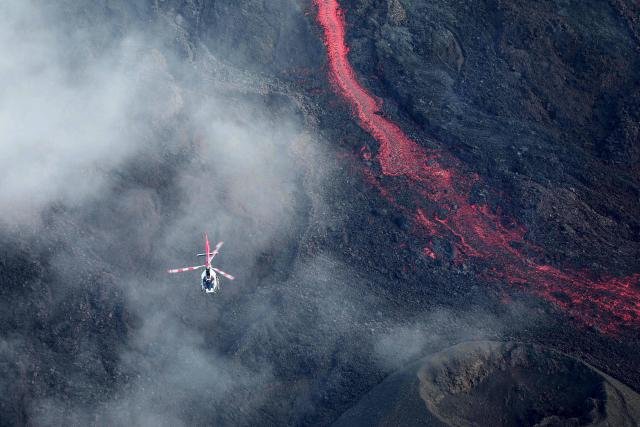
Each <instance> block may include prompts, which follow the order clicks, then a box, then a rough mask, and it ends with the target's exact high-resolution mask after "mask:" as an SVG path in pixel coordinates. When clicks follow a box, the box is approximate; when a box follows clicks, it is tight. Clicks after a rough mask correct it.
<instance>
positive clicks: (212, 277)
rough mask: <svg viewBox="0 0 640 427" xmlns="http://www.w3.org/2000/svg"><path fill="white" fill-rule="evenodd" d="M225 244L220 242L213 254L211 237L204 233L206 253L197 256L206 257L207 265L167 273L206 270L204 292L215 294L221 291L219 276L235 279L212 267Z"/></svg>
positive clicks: (203, 283) (202, 284)
mask: <svg viewBox="0 0 640 427" xmlns="http://www.w3.org/2000/svg"><path fill="white" fill-rule="evenodd" d="M223 243H224V242H219V243H218V244H217V245H216V247H215V248H213V252H212V251H211V247H210V246H209V237H208V236H207V233H204V253H203V254H198V255H197V256H203V257H206V260H207V263H206V264H204V265H197V266H195V267H184V268H175V269H172V270H167V272H168V273H183V272H185V271H193V270H199V269H201V268H204V271H203V272H202V276H201V278H202V282H201V286H202V292H205V293H207V294H214V293H216V292H218V290H220V279H219V278H218V274H219V275H221V276H223V277H226V278H227V279H229V280H233V279H234V277H233V276H232V275H230V274H229V273H225V272H224V271H222V270H219V269H217V268H215V267H212V266H211V260H212V259H213V257H215V256H216V255H218V252H220V248H221V247H222V244H223ZM216 273H218V274H216Z"/></svg>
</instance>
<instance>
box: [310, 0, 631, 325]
mask: <svg viewBox="0 0 640 427" xmlns="http://www.w3.org/2000/svg"><path fill="white" fill-rule="evenodd" d="M317 5H318V9H319V10H318V20H319V22H320V24H321V25H322V27H323V29H324V33H325V44H326V46H327V50H328V54H329V62H330V67H331V76H332V79H333V82H334V83H335V85H336V86H337V88H338V90H339V91H340V93H341V95H342V96H344V97H345V99H346V100H347V101H348V102H349V103H350V105H351V107H352V109H353V111H354V114H355V115H356V116H357V118H358V120H359V121H360V123H361V124H362V126H363V128H364V129H365V130H367V132H369V133H370V134H371V135H372V136H373V137H374V138H375V139H376V140H377V142H378V143H379V144H380V146H379V148H378V156H377V158H378V161H379V163H380V168H381V171H382V173H383V174H384V175H385V176H389V177H398V176H399V177H404V178H406V180H408V181H409V187H407V186H405V185H404V183H403V186H402V187H400V188H398V189H397V190H396V189H395V188H393V185H394V184H396V183H397V180H395V179H394V180H374V179H373V178H372V180H373V183H374V185H378V186H380V187H381V188H380V191H381V192H382V194H384V195H385V197H387V198H388V199H389V201H390V202H391V203H394V204H398V202H397V201H396V199H397V196H396V193H402V196H403V197H406V195H407V193H408V192H409V191H412V192H413V193H414V195H413V197H412V198H413V200H412V201H411V202H412V203H411V205H410V206H402V205H403V204H402V202H400V204H399V205H400V206H398V207H399V208H400V209H403V210H405V214H407V215H410V216H412V217H413V218H414V220H415V221H416V222H417V223H418V225H419V227H421V228H422V230H423V232H424V233H425V235H426V236H427V238H429V239H431V242H430V243H429V244H428V245H427V247H425V249H424V251H425V254H426V255H427V256H430V257H431V258H434V259H437V258H438V257H442V256H443V255H444V256H448V254H446V253H445V254H443V253H441V252H442V249H441V248H440V246H441V244H440V241H441V240H443V239H446V240H448V241H453V242H454V243H453V244H454V247H455V252H454V254H453V259H454V262H463V260H466V259H468V258H471V259H473V260H475V261H476V262H481V263H482V264H483V268H484V269H485V271H484V272H483V274H485V275H487V276H490V277H491V276H494V277H495V278H497V279H498V280H500V281H503V282H506V283H509V284H510V285H514V286H524V287H526V288H527V289H529V291H530V292H533V293H535V294H536V295H539V296H541V297H542V298H545V299H547V300H549V301H552V302H553V303H555V304H556V305H558V306H559V307H561V308H563V309H565V310H567V311H568V312H569V313H571V315H572V316H574V317H576V318H578V319H580V320H581V321H583V322H584V323H586V324H587V325H589V326H596V327H598V328H599V329H601V330H616V329H617V328H618V327H619V326H620V325H630V326H632V327H637V326H640V308H639V307H640V289H639V288H638V282H639V281H640V275H638V274H633V275H631V276H628V277H622V278H606V277H605V278H602V279H597V278H596V279H594V278H593V276H592V274H593V273H592V272H589V271H585V270H575V269H572V268H571V267H569V268H567V267H565V268H558V267H557V266H555V265H552V264H549V263H547V262H545V259H544V258H545V257H544V254H543V253H544V248H542V247H540V246H537V245H535V244H532V242H530V241H529V239H528V238H527V237H528V236H527V234H528V229H527V228H526V227H523V226H522V225H521V224H518V223H515V222H514V220H513V219H512V218H509V217H508V215H507V212H508V210H510V209H509V208H508V207H504V206H505V205H507V204H506V203H502V204H501V205H499V206H498V207H497V208H496V207H495V206H494V207H492V206H490V205H489V204H488V203H487V202H486V201H483V200H481V199H478V198H477V197H476V196H475V194H474V192H476V191H478V189H479V188H480V187H482V186H483V185H482V183H481V182H480V178H479V177H478V176H477V175H476V174H473V173H471V172H470V171H467V170H465V168H464V167H463V166H462V165H460V164H458V163H457V162H456V161H455V160H454V159H452V158H450V156H448V154H447V153H443V152H442V151H441V150H439V149H434V148H424V147H421V146H420V145H418V144H417V143H416V142H415V141H413V140H412V139H410V138H409V137H408V136H407V135H406V134H405V133H404V132H403V131H402V130H401V129H400V128H399V127H398V126H397V125H396V124H394V123H393V122H391V121H390V120H388V119H387V118H385V117H383V114H384V113H382V112H381V108H380V102H379V101H378V100H376V99H375V98H374V97H373V96H372V95H371V94H370V93H368V92H367V91H366V89H364V88H363V87H362V86H361V85H360V84H359V82H358V80H357V77H356V76H355V71H354V70H353V69H352V68H351V65H350V63H349V60H348V58H347V52H348V48H347V45H346V40H345V37H346V36H345V29H344V26H345V23H344V19H343V17H342V11H341V9H340V5H339V3H338V2H337V1H334V0H325V1H318V2H317ZM398 7H401V6H398ZM405 19H407V18H406V17H405ZM507 39H508V37H507ZM452 40H453V42H454V43H457V42H456V41H455V39H452ZM407 43H408V44H407V46H406V48H407V49H411V45H412V43H410V42H407ZM629 48H630V49H633V45H630V47H629ZM451 49H452V50H453V51H454V52H457V53H458V54H459V55H462V52H461V48H460V47H459V46H458V45H457V44H456V45H455V46H453V47H452V48H451ZM405 54H406V55H409V54H410V52H405ZM463 60H464V58H462V57H460V58H459V61H460V64H459V66H460V67H461V66H462V64H463ZM634 65H636V64H635V63H633V62H632V63H631V64H627V65H626V68H630V67H633V66H634ZM425 68H426V67H425ZM420 69H423V68H422V67H420ZM548 72H550V73H552V74H553V73H555V70H548ZM554 75H555V74H554ZM397 78H398V79H400V80H404V79H403V76H397ZM532 80H533V84H534V85H535V84H536V83H537V82H536V81H535V78H533V79H532ZM413 83H416V84H417V82H413ZM412 86H413V85H412ZM567 90H568V89H567ZM612 95H613V94H609V96H612ZM403 104H404V103H403ZM513 109H515V110H516V111H519V110H520V109H521V106H514V107H513ZM494 113H495V115H496V116H505V115H504V114H498V112H494ZM594 114H595V113H594ZM510 119H511V120H512V121H513V120H515V117H510ZM529 119H532V118H531V117H529ZM567 125H568V126H569V125H572V127H571V128H573V127H577V126H580V125H579V124H578V123H573V124H567ZM563 136H565V138H566V137H567V135H563ZM526 150H528V149H527V148H525V151H526ZM487 151H489V150H488V147H487ZM536 169H539V168H536ZM514 172H515V173H516V174H518V171H514ZM626 179H627V180H630V179H631V177H626ZM567 184H568V183H567V182H566V181H565V182H562V183H557V184H556V185H559V186H560V185H562V186H566V185H567ZM636 189H637V188H636ZM556 191H557V190H556ZM627 198H628V196H627V197H623V200H626V199H627ZM560 202H561V203H562V201H560ZM416 206H418V207H417V208H416ZM632 206H633V205H632ZM624 225H627V224H624ZM617 234H618V235H619V233H617ZM601 243H602V242H601ZM610 245H611V244H610ZM633 246H636V249H637V245H633V244H632V242H625V244H624V247H625V249H627V248H629V249H631V248H632V247H633ZM594 249H595V248H594ZM439 252H440V253H439ZM632 254H633V255H636V254H637V250H636V251H632ZM487 264H488V265H487Z"/></svg>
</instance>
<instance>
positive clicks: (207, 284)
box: [200, 267, 220, 294]
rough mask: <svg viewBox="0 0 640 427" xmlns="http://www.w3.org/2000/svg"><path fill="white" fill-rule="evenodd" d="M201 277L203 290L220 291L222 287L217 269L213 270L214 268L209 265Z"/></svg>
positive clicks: (207, 291) (208, 291)
mask: <svg viewBox="0 0 640 427" xmlns="http://www.w3.org/2000/svg"><path fill="white" fill-rule="evenodd" d="M200 278H201V279H202V281H201V286H202V292H205V293H207V294H212V293H216V292H218V290H219V289H220V280H219V279H218V275H217V274H216V272H215V271H213V269H211V268H209V267H207V268H205V269H204V271H203V272H202V275H201V276H200Z"/></svg>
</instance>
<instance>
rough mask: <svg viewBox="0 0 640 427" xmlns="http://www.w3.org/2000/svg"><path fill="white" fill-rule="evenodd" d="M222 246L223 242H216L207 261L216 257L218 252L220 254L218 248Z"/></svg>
mask: <svg viewBox="0 0 640 427" xmlns="http://www.w3.org/2000/svg"><path fill="white" fill-rule="evenodd" d="M222 245H224V242H218V244H217V245H216V247H215V248H213V252H211V258H209V260H212V259H213V257H214V256H216V255H218V252H220V248H221V247H222Z"/></svg>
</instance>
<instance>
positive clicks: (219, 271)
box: [211, 267, 235, 280]
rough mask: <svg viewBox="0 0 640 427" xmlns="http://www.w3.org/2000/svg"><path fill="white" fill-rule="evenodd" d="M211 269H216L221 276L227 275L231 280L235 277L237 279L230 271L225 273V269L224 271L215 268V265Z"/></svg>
mask: <svg viewBox="0 0 640 427" xmlns="http://www.w3.org/2000/svg"><path fill="white" fill-rule="evenodd" d="M211 269H212V270H213V271H215V272H216V273H218V274H220V275H221V276H224V277H226V278H227V279H229V280H233V279H235V277H233V276H232V275H230V274H229V273H225V272H224V271H222V270H218V269H217V268H215V267H211Z"/></svg>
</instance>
